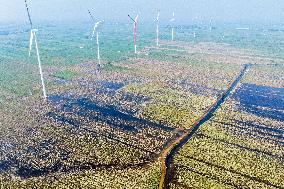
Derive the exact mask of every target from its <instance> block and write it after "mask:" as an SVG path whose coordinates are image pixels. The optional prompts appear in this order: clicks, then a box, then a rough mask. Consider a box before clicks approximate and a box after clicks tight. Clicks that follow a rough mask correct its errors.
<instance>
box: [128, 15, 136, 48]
mask: <svg viewBox="0 0 284 189" xmlns="http://www.w3.org/2000/svg"><path fill="white" fill-rule="evenodd" d="M128 17H129V18H130V19H131V20H132V21H133V40H134V51H135V54H137V45H136V38H137V33H136V31H137V30H136V29H137V22H138V17H139V15H138V14H137V16H136V17H135V19H133V18H132V17H131V16H130V15H128Z"/></svg>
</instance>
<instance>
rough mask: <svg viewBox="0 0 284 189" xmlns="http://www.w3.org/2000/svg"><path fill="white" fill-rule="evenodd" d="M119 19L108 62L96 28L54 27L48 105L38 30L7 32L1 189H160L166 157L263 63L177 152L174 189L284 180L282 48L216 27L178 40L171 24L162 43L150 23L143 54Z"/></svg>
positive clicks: (47, 55)
mask: <svg viewBox="0 0 284 189" xmlns="http://www.w3.org/2000/svg"><path fill="white" fill-rule="evenodd" d="M115 26H117V25H115V24H114V25H107V26H105V29H104V30H105V33H103V31H102V39H101V40H102V44H101V46H102V49H101V51H102V55H101V56H102V64H101V65H98V61H97V60H96V58H95V57H96V47H95V45H94V44H92V43H93V42H92V41H90V39H89V33H88V29H86V28H87V26H86V25H84V26H81V27H79V28H78V29H77V30H74V29H73V28H70V26H64V27H62V28H56V27H55V26H53V25H50V26H48V27H46V26H45V27H44V26H42V28H45V29H43V30H40V35H39V41H40V50H41V57H42V62H43V70H44V77H45V82H46V87H47V93H48V100H47V101H46V102H44V101H43V99H42V97H41V86H40V80H39V76H38V74H37V73H38V67H37V64H36V59H35V55H34V54H33V56H32V57H31V58H30V59H28V53H27V47H28V45H27V42H28V40H27V39H28V37H29V33H28V32H27V31H25V29H23V32H21V31H19V32H18V33H17V32H16V33H9V32H8V34H7V33H6V34H5V35H0V38H1V44H0V47H1V48H2V49H3V50H1V52H0V89H1V90H0V115H1V116H0V136H1V137H0V145H1V150H0V182H1V184H0V186H1V188H71V187H73V188H74V187H75V188H158V187H159V182H160V178H161V175H162V169H161V167H162V165H161V164H162V162H161V161H160V160H161V154H163V153H164V151H165V149H167V148H168V147H169V146H171V144H172V143H173V141H174V140H176V139H177V138H179V137H181V136H183V135H185V134H186V133H187V132H188V131H189V130H190V129H192V127H193V126H194V124H195V123H196V121H197V120H199V119H200V117H202V116H203V115H204V114H205V113H206V112H207V111H208V109H209V108H210V107H211V106H212V104H214V103H215V102H216V101H217V99H219V98H220V96H221V95H222V94H224V93H225V92H226V91H227V90H228V88H229V87H230V85H231V83H232V82H233V81H234V80H235V79H236V78H237V76H238V75H239V73H240V71H241V70H242V68H243V65H251V66H250V67H249V70H248V71H247V73H246V74H245V76H244V78H243V79H242V80H241V83H239V84H238V85H237V89H236V90H235V91H234V92H233V93H232V94H231V96H230V97H229V98H228V100H227V101H226V102H224V103H223V104H222V106H221V108H219V109H218V110H217V111H216V113H215V114H214V116H213V118H212V119H210V120H209V121H208V122H205V123H204V124H203V125H202V126H201V127H200V129H199V130H198V132H197V133H196V134H195V135H194V136H193V138H192V139H190V140H189V141H188V142H187V143H186V144H185V145H184V146H183V147H182V148H181V149H180V151H179V152H178V153H177V154H176V155H175V156H174V160H173V162H172V164H173V174H172V175H171V180H170V186H171V187H172V188H183V187H185V188H187V187H193V188H212V187H215V188H220V187H221V188H222V187H225V188H226V187H229V188H230V187H231V188H234V187H236V188H240V187H241V188H249V187H254V186H256V187H259V188H265V187H266V188H269V187H271V188H273V187H274V188H281V187H284V186H283V182H282V180H281V178H282V177H283V175H282V172H283V170H284V169H283V162H282V160H283V158H282V157H283V141H282V139H283V109H284V108H283V103H284V102H282V101H283V100H282V99H283V94H284V92H283V85H284V84H283V80H284V79H283V70H284V69H283V60H282V58H281V53H279V54H277V55H275V57H273V56H272V55H273V53H271V52H269V51H268V50H266V49H262V50H263V51H265V52H266V53H262V52H261V47H260V48H259V47H258V48H253V47H250V49H248V47H247V46H241V45H239V44H237V43H235V42H234V43H232V41H223V42H222V43H221V42H220V41H218V39H216V38H212V35H213V34H212V33H207V34H205V33H206V31H207V30H206V28H205V29H204V28H193V29H192V30H191V29H189V28H185V29H181V28H177V34H176V35H177V37H180V41H178V42H170V41H169V40H168V39H169V38H170V36H169V35H168V29H169V28H168V27H163V30H162V33H163V34H164V36H165V37H163V39H162V41H161V43H162V44H161V46H160V47H156V46H153V44H154V43H155V42H154V40H153V38H154V35H152V34H151V33H149V32H146V31H149V29H153V30H154V28H152V27H149V26H145V28H144V29H141V30H140V31H141V33H143V35H140V36H139V37H140V39H141V40H140V41H139V42H140V46H139V53H138V54H137V55H134V54H133V53H132V51H133V49H132V43H131V42H132V37H131V36H132V35H131V28H130V29H129V28H128V26H129V25H122V26H123V27H121V28H120V29H119V27H115ZM90 28H91V27H90ZM114 28H116V29H114ZM7 30H8V29H7ZM66 30H68V31H70V32H69V33H68V32H67V33H66V32H65V31H66ZM144 30H145V31H144ZM198 30H200V35H201V34H203V35H202V36H200V37H197V38H193V37H192V36H191V37H189V38H187V39H184V38H183V37H185V35H184V33H185V32H188V31H190V32H192V31H198ZM219 30H221V28H218V29H216V30H213V32H217V33H218V31H219ZM222 31H223V32H228V31H230V32H233V31H232V30H229V29H227V30H222ZM208 32H209V31H208ZM251 32H252V31H251ZM254 32H256V31H254ZM110 33H112V34H113V35H107V34H110ZM228 35H229V34H228ZM250 35H252V34H251V33H250ZM271 35H275V34H271ZM279 35H280V34H279V32H278V33H277V35H276V36H277V37H279ZM109 36H111V37H109ZM233 36H238V33H230V39H232V38H233ZM280 36H281V35H280ZM142 39H143V40H142ZM213 39H214V40H213ZM234 39H235V40H238V38H237V37H235V38H234ZM189 40H191V42H188V41H189ZM216 40H217V41H216ZM259 41H260V42H262V41H263V39H262V38H261V37H260V38H259ZM226 42H227V43H226ZM230 43H231V44H230ZM255 46H256V45H255ZM244 47H246V48H244ZM270 50H271V49H270ZM268 94H270V95H268ZM268 165H269V166H268Z"/></svg>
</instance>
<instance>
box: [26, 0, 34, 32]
mask: <svg viewBox="0 0 284 189" xmlns="http://www.w3.org/2000/svg"><path fill="white" fill-rule="evenodd" d="M25 4H26V9H27V13H28V17H29V21H30V25H31V28H33V23H32V19H31V15H30V11H29V7H28V4H27V0H25Z"/></svg>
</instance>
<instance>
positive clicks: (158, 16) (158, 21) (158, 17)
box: [156, 10, 160, 46]
mask: <svg viewBox="0 0 284 189" xmlns="http://www.w3.org/2000/svg"><path fill="white" fill-rule="evenodd" d="M156 22H157V30H156V32H157V46H159V23H160V11H159V10H158V15H157V19H156Z"/></svg>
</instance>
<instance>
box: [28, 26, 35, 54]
mask: <svg viewBox="0 0 284 189" xmlns="http://www.w3.org/2000/svg"><path fill="white" fill-rule="evenodd" d="M33 39H34V34H33V32H32V31H31V36H30V48H29V56H31V52H32V45H33Z"/></svg>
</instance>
